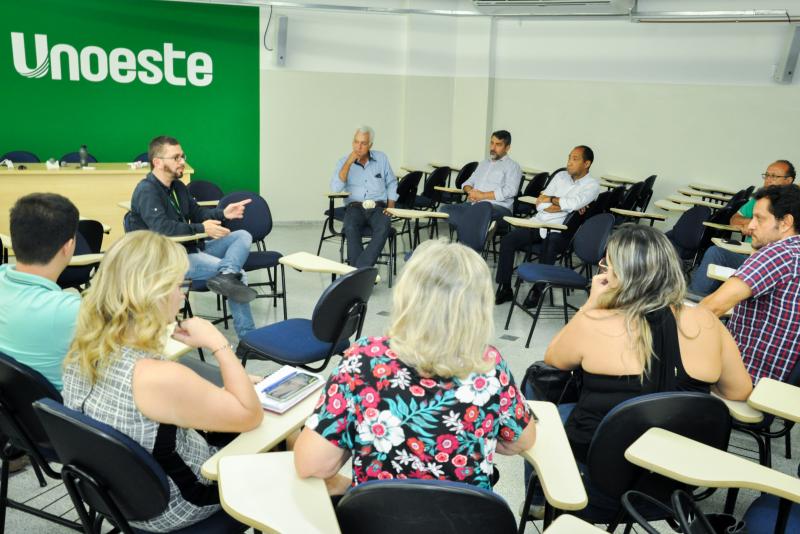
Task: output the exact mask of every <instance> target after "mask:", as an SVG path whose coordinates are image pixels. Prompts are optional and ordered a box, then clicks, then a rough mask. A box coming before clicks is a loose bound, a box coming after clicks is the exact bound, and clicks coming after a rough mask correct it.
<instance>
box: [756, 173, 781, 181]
mask: <svg viewBox="0 0 800 534" xmlns="http://www.w3.org/2000/svg"><path fill="white" fill-rule="evenodd" d="M761 177H762V178H763V179H764V180H778V179H780V178H786V175H785V174H784V175H780V174H770V173H767V172H765V173H762V174H761Z"/></svg>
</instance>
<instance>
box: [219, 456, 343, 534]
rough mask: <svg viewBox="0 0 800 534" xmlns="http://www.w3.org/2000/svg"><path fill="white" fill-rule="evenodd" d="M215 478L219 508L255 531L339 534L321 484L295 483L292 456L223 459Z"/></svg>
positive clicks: (298, 480) (313, 481)
mask: <svg viewBox="0 0 800 534" xmlns="http://www.w3.org/2000/svg"><path fill="white" fill-rule="evenodd" d="M219 475H220V476H219V497H220V503H221V504H222V507H223V508H224V509H225V511H226V512H228V514H229V515H230V516H231V517H233V518H235V519H237V520H238V521H240V522H242V523H244V524H246V525H250V526H251V527H253V528H255V529H256V530H260V531H262V532H267V533H275V534H288V533H295V532H297V533H300V532H302V533H304V534H305V533H309V534H311V533H320V534H335V533H339V532H341V531H340V530H339V523H338V522H337V520H336V512H335V511H334V509H333V504H332V503H331V499H330V497H328V490H327V489H326V488H325V481H323V480H322V479H319V478H314V477H311V478H306V479H302V478H300V477H298V476H297V473H296V472H295V469H294V453H293V452H270V453H267V454H248V455H245V456H233V457H229V458H224V459H223V460H222V461H221V462H220V472H219Z"/></svg>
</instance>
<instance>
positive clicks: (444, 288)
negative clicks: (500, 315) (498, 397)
mask: <svg viewBox="0 0 800 534" xmlns="http://www.w3.org/2000/svg"><path fill="white" fill-rule="evenodd" d="M393 297H394V298H393V303H392V312H391V326H390V327H389V330H388V335H389V337H390V338H391V340H392V349H393V350H394V351H395V352H396V353H397V357H398V358H400V360H401V361H403V362H404V363H405V364H407V365H410V366H411V367H414V368H415V369H416V370H417V371H418V372H420V373H421V374H423V375H435V376H440V377H443V378H449V377H451V376H457V377H459V378H465V377H467V376H468V375H469V374H470V373H473V372H478V373H484V372H487V371H489V370H490V369H492V368H493V367H494V365H495V360H494V359H493V358H490V359H485V358H484V354H485V352H486V349H487V345H488V343H489V340H490V339H491V337H492V335H493V334H494V292H493V291H492V277H491V275H490V274H489V268H488V267H487V265H486V262H485V261H484V260H483V258H481V257H480V256H479V255H478V254H477V253H476V252H475V251H474V250H472V249H471V248H468V247H465V246H464V245H460V244H458V243H447V242H446V241H444V240H441V241H436V240H429V241H426V242H424V243H423V244H421V245H420V246H418V247H417V249H416V250H415V251H414V255H413V256H411V259H409V261H408V263H406V265H405V267H403V272H402V273H401V274H400V280H399V281H398V282H397V285H396V286H395V288H394V295H393Z"/></svg>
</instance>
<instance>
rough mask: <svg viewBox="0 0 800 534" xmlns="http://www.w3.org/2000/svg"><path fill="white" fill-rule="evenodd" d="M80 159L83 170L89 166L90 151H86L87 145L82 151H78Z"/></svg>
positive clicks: (82, 146)
mask: <svg viewBox="0 0 800 534" xmlns="http://www.w3.org/2000/svg"><path fill="white" fill-rule="evenodd" d="M78 157H79V158H80V160H81V168H83V167H86V165H88V164H89V151H88V150H86V145H81V148H80V150H78Z"/></svg>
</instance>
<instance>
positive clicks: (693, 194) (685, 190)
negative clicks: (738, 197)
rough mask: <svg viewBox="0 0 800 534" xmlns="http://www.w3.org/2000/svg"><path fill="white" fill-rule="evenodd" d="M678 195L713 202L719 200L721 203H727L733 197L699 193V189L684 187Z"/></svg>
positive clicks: (704, 192)
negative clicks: (706, 199)
mask: <svg viewBox="0 0 800 534" xmlns="http://www.w3.org/2000/svg"><path fill="white" fill-rule="evenodd" d="M678 193H680V194H681V195H686V196H690V197H700V198H708V199H711V200H719V201H720V202H727V201H729V200H730V199H731V198H733V196H732V195H721V194H719V193H709V192H707V191H698V190H697V189H690V188H686V187H682V188H680V189H678Z"/></svg>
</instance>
